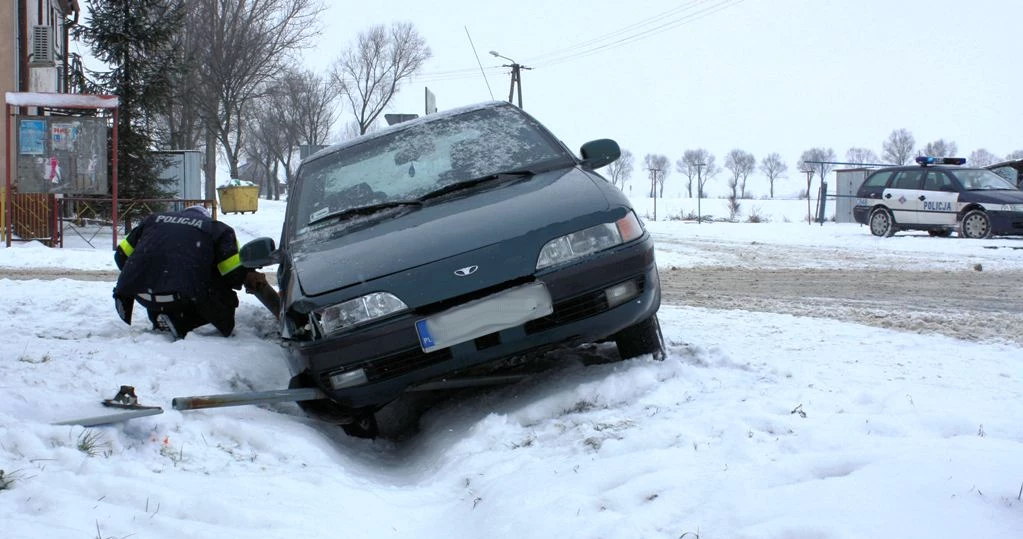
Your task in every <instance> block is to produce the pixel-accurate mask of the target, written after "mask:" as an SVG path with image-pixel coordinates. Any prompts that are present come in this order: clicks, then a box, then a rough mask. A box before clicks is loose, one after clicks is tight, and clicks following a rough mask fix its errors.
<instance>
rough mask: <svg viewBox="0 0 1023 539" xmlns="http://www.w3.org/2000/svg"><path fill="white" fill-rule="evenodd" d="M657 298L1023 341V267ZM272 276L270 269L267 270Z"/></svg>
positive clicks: (676, 281)
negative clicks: (1021, 268) (1017, 269)
mask: <svg viewBox="0 0 1023 539" xmlns="http://www.w3.org/2000/svg"><path fill="white" fill-rule="evenodd" d="M660 274H661V286H662V303H664V304H667V305H683V306H692V307H702V308H707V309H743V310H748V311H758V312H773V313H782V314H791V315H794V316H810V317H818V318H832V319H836V320H843V321H847V322H855V323H860V324H866V325H870V326H875V327H880V328H888V329H896V330H902V331H913V332H918V333H922V334H927V333H940V334H944V335H948V336H951V337H956V338H960V339H967V340H1007V341H1010V342H1014V343H1018V344H1023V272H1021V271H983V270H979V271H978V270H977V269H962V270H942V271H911V270H904V269H881V268H869V267H868V268H862V267H856V268H852V269H839V268H777V267H773V268H758V267H734V266H727V267H726V266H700V267H668V268H662V269H661V272H660ZM2 276H3V277H5V278H10V279H61V278H68V279H80V280H89V281H111V282H112V281H114V280H116V279H117V273H116V272H113V271H84V270H71V269H54V268H6V269H4V270H3V272H2ZM268 277H269V278H270V281H271V282H273V280H274V279H273V278H274V275H273V274H268Z"/></svg>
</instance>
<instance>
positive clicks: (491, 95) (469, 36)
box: [464, 26, 494, 101]
mask: <svg viewBox="0 0 1023 539" xmlns="http://www.w3.org/2000/svg"><path fill="white" fill-rule="evenodd" d="M464 28H465V36H466V37H468V38H469V46H470V47H472V53H473V54H475V55H476V63H477V64H479V65H480V74H482V75H483V80H484V81H486V83H487V91H488V92H490V100H491V101H493V100H494V91H493V90H491V89H490V80H489V79H487V73H486V71H483V62H481V61H480V55H479V54H478V53H477V52H476V45H473V44H472V36H471V35H469V27H468V26H466V27H464Z"/></svg>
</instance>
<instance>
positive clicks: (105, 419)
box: [54, 408, 163, 427]
mask: <svg viewBox="0 0 1023 539" xmlns="http://www.w3.org/2000/svg"><path fill="white" fill-rule="evenodd" d="M162 413H163V409H162V408H140V409H138V410H122V411H120V412H113V413H110V414H107V415H98V416H95V417H83V418H81V419H68V420H66V421H58V422H56V423H54V425H81V426H83V427H95V426H97V425H108V424H110V423H118V422H120V421H127V420H129V419H135V418H138V417H146V416H150V415H157V414H162Z"/></svg>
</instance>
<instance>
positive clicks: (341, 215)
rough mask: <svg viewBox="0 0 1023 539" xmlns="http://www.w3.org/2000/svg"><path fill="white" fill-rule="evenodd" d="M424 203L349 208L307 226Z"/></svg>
mask: <svg viewBox="0 0 1023 539" xmlns="http://www.w3.org/2000/svg"><path fill="white" fill-rule="evenodd" d="M422 205H423V203H422V202H420V201H418V200H392V201H389V202H380V203H377V204H370V205H368V206H356V207H354V208H347V209H344V210H339V211H333V212H329V213H327V214H325V215H321V216H318V217H316V218H311V219H309V222H308V223H306V224H307V225H314V224H316V223H322V222H323V221H327V220H331V219H336V220H341V219H345V218H348V217H354V216H356V215H370V214H373V213H376V212H378V211H380V210H386V209H388V208H398V207H401V206H422Z"/></svg>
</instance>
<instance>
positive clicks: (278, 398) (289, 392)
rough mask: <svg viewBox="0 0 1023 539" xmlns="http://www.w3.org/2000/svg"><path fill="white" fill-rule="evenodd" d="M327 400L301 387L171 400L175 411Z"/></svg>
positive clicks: (318, 391)
mask: <svg viewBox="0 0 1023 539" xmlns="http://www.w3.org/2000/svg"><path fill="white" fill-rule="evenodd" d="M325 398H327V396H326V395H325V394H324V393H323V392H322V391H320V390H319V389H317V388H315V387H301V388H296V389H276V390H271V391H253V392H250V393H225V394H223V395H204V396H201V397H174V399H172V400H171V407H173V408H174V409H175V410H200V409H202V408H222V407H225V406H245V405H248V404H272V403H275V402H297V401H311V400H318V399H325Z"/></svg>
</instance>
